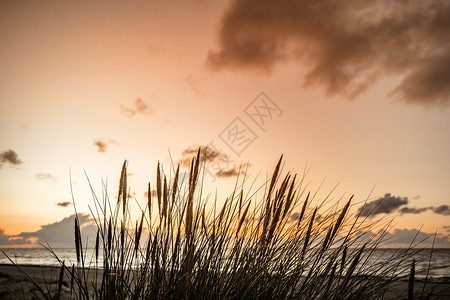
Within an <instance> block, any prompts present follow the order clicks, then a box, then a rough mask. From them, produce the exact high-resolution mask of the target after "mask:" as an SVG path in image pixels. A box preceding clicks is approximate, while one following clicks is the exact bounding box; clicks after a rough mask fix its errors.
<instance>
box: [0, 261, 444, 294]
mask: <svg viewBox="0 0 450 300" xmlns="http://www.w3.org/2000/svg"><path fill="white" fill-rule="evenodd" d="M19 267H20V268H21V269H22V270H23V271H24V272H26V273H27V274H28V275H29V276H30V277H31V278H33V280H35V281H36V282H37V283H39V284H41V286H45V283H47V286H48V287H49V290H50V292H51V293H52V295H56V292H57V286H58V278H59V271H60V268H57V267H49V266H29V265H20V266H19ZM97 274H100V271H98V272H97ZM89 276H90V277H89V278H90V280H93V279H94V278H95V277H94V276H95V270H91V271H90V274H89ZM422 287H423V282H420V281H418V282H416V284H415V292H416V293H417V294H418V295H420V292H421V291H422ZM407 289H408V282H407V281H406V280H405V281H399V282H397V283H396V284H395V285H392V286H390V287H389V290H388V291H387V293H386V297H385V299H396V300H400V299H407V294H406V292H407ZM33 291H35V292H36V289H35V288H34V287H33V286H32V285H30V284H29V283H28V281H27V280H26V279H25V277H24V276H23V275H22V274H21V272H20V271H19V270H18V269H17V267H15V266H13V265H5V264H0V299H33V298H34V299H36V297H35V296H34V292H33ZM425 291H426V293H425V297H424V298H425V299H426V296H428V294H431V297H430V298H429V299H450V279H446V280H441V281H440V282H431V283H427V285H426V288H425ZM70 292H71V291H70V278H67V277H64V279H63V284H62V289H61V299H72V298H71V296H70V295H71V294H70ZM417 299H419V297H417Z"/></svg>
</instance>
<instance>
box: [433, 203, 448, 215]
mask: <svg viewBox="0 0 450 300" xmlns="http://www.w3.org/2000/svg"><path fill="white" fill-rule="evenodd" d="M432 209H433V211H434V213H435V214H439V215H444V216H450V207H449V206H448V205H441V206H438V207H433V208H432Z"/></svg>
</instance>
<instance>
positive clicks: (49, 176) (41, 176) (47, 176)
mask: <svg viewBox="0 0 450 300" xmlns="http://www.w3.org/2000/svg"><path fill="white" fill-rule="evenodd" d="M34 177H36V178H37V179H39V180H48V179H52V180H55V179H56V178H55V177H54V176H53V175H52V174H50V173H37V174H36V175H34Z"/></svg>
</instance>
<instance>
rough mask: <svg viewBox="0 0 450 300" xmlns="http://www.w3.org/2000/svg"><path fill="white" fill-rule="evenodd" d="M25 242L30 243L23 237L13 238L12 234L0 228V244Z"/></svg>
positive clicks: (21, 243)
mask: <svg viewBox="0 0 450 300" xmlns="http://www.w3.org/2000/svg"><path fill="white" fill-rule="evenodd" d="M26 244H31V241H30V240H26V239H23V238H14V237H13V236H10V235H7V234H5V230H4V229H2V228H0V246H7V245H26Z"/></svg>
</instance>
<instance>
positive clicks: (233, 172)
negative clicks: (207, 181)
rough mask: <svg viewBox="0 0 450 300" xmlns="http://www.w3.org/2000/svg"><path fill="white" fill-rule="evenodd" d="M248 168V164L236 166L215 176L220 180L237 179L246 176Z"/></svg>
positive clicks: (218, 172) (220, 171)
mask: <svg viewBox="0 0 450 300" xmlns="http://www.w3.org/2000/svg"><path fill="white" fill-rule="evenodd" d="M247 166H248V164H244V165H241V166H237V165H234V166H233V167H231V168H229V169H222V170H219V171H217V172H216V174H215V175H216V176H217V177H219V178H229V177H236V176H238V175H244V174H245V169H246V167H247Z"/></svg>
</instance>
